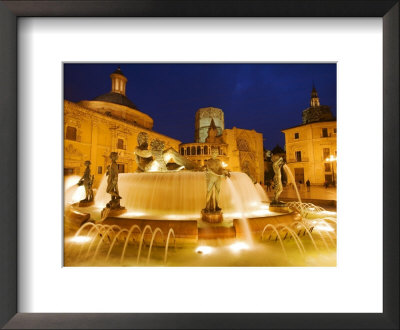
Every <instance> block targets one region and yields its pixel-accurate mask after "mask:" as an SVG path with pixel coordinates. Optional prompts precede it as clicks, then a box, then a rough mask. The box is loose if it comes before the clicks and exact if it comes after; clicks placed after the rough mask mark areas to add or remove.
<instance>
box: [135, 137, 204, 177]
mask: <svg viewBox="0 0 400 330" xmlns="http://www.w3.org/2000/svg"><path fill="white" fill-rule="evenodd" d="M148 139H149V138H148V135H147V133H145V132H140V133H139V134H138V138H137V142H138V146H137V147H136V149H135V159H136V164H137V166H138V168H137V170H136V172H137V173H142V172H167V171H169V170H175V171H180V170H182V169H184V168H185V169H187V170H194V169H197V165H196V164H194V163H193V162H191V161H190V160H188V159H186V158H185V157H183V156H181V155H180V154H179V153H178V152H176V151H175V150H174V149H173V148H169V149H167V150H164V147H165V144H164V142H163V141H161V140H159V139H154V140H153V141H152V142H151V144H150V147H151V149H150V150H149V149H148ZM170 160H172V161H173V162H174V164H168V163H169V161H170Z"/></svg>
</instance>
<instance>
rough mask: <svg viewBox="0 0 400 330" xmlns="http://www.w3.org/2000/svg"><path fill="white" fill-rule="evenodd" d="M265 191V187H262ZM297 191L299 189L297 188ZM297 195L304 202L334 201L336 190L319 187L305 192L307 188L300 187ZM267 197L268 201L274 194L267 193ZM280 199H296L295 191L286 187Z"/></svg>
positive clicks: (271, 192)
mask: <svg viewBox="0 0 400 330" xmlns="http://www.w3.org/2000/svg"><path fill="white" fill-rule="evenodd" d="M264 188H265V189H266V187H264ZM298 189H299V188H298ZM299 194H300V197H301V199H305V200H331V201H336V200H337V198H336V188H334V187H328V188H325V187H321V186H311V187H310V191H307V187H306V186H305V185H301V187H300V189H299ZM267 195H268V197H269V198H270V199H272V198H273V195H274V192H273V191H272V189H271V191H267ZM280 198H282V199H285V198H290V199H297V195H296V191H295V189H294V188H293V187H289V186H286V187H285V188H284V189H283V192H282V194H281V196H280Z"/></svg>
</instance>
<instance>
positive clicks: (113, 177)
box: [102, 152, 126, 220]
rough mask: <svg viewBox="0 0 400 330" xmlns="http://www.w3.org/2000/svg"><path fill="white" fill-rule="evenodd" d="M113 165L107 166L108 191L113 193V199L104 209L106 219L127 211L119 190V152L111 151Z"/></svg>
mask: <svg viewBox="0 0 400 330" xmlns="http://www.w3.org/2000/svg"><path fill="white" fill-rule="evenodd" d="M110 159H111V165H108V166H107V172H106V176H108V178H107V188H106V192H107V193H108V194H110V195H111V200H110V201H109V202H108V203H107V205H106V207H105V208H104V209H103V211H102V219H103V220H104V219H105V218H106V217H107V216H112V215H119V214H122V213H124V212H126V209H125V208H124V207H123V206H121V205H120V200H121V198H122V197H121V196H120V195H119V190H118V165H117V159H118V153H117V152H111V153H110Z"/></svg>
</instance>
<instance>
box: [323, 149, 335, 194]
mask: <svg viewBox="0 0 400 330" xmlns="http://www.w3.org/2000/svg"><path fill="white" fill-rule="evenodd" d="M325 161H327V162H329V163H331V164H332V165H331V166H332V180H333V186H334V187H335V170H334V166H333V162H336V156H333V155H330V156H329V157H328V158H326V159H325Z"/></svg>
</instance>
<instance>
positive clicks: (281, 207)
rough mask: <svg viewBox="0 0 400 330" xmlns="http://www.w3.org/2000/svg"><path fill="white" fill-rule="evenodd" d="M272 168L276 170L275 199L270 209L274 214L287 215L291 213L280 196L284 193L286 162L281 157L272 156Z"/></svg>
mask: <svg viewBox="0 0 400 330" xmlns="http://www.w3.org/2000/svg"><path fill="white" fill-rule="evenodd" d="M271 160H272V168H273V170H274V173H275V175H274V199H273V200H272V201H271V204H270V205H269V209H270V210H271V211H274V212H281V213H287V212H289V208H288V207H287V205H286V204H285V203H283V202H281V201H279V196H280V195H281V193H282V191H283V185H282V172H281V171H282V167H283V165H285V161H284V160H283V158H282V157H281V156H279V155H272V156H271Z"/></svg>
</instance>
